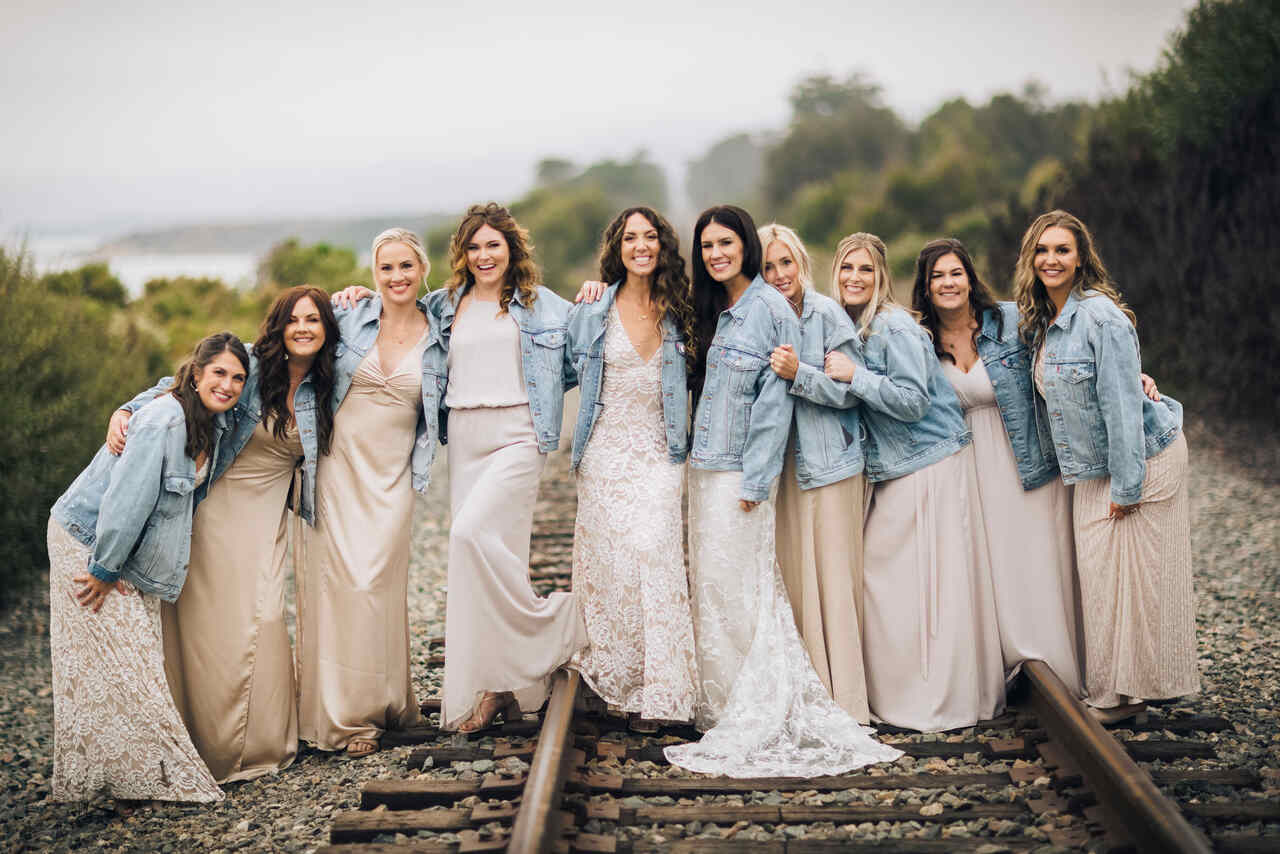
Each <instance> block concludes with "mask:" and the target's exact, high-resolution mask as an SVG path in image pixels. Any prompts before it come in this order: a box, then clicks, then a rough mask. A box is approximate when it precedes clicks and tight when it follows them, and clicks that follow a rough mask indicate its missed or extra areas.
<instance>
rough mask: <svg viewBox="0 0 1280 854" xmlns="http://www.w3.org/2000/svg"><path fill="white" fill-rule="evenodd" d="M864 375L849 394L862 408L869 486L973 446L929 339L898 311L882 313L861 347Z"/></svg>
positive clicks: (891, 309) (860, 371)
mask: <svg viewBox="0 0 1280 854" xmlns="http://www.w3.org/2000/svg"><path fill="white" fill-rule="evenodd" d="M862 357H863V359H864V360H865V362H866V369H865V370H863V369H861V368H859V369H858V370H856V371H854V372H853V380H852V381H851V382H850V383H849V390H850V392H851V393H852V394H853V395H855V396H856V397H857V398H858V399H859V400H861V401H862V402H863V404H865V406H864V407H863V410H862V419H863V422H864V423H865V424H866V425H867V444H866V448H865V449H864V451H865V453H866V458H867V466H866V473H867V480H870V481H873V482H878V481H882V480H892V479H894V478H896V477H902V476H903V475H908V474H911V473H912V472H916V471H919V470H920V469H922V468H924V467H925V466H928V465H932V464H933V463H936V462H938V461H939V460H942V459H946V458H947V457H949V456H951V455H952V454H954V453H956V452H957V451H959V450H960V449H961V448H963V447H964V446H965V445H967V444H969V442H970V441H971V440H972V438H973V437H972V435H971V434H970V433H969V430H968V428H967V427H966V426H965V423H964V411H963V410H962V409H961V408H960V400H959V399H958V398H957V397H956V393H955V389H953V388H952V387H951V383H949V382H947V378H946V376H945V375H943V373H942V365H940V364H938V357H937V356H936V355H935V354H934V352H933V343H932V341H931V340H930V339H929V333H927V332H925V331H924V328H923V327H922V326H920V324H918V323H916V322H915V320H914V319H912V317H911V315H910V314H908V313H907V312H906V311H904V310H903V309H901V308H898V307H896V306H890V307H889V308H886V309H882V310H881V311H880V312H879V313H877V314H876V316H875V318H873V319H872V321H871V329H870V334H869V335H868V336H867V340H866V341H865V342H864V343H863V345H862Z"/></svg>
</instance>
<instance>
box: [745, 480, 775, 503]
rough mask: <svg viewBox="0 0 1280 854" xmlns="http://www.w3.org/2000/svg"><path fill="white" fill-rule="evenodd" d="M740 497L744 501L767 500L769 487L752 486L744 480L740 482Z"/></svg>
mask: <svg viewBox="0 0 1280 854" xmlns="http://www.w3.org/2000/svg"><path fill="white" fill-rule="evenodd" d="M742 498H743V499H744V500H746V501H767V500H769V487H768V485H765V486H752V485H751V484H749V483H747V482H746V481H745V480H744V481H743V482H742Z"/></svg>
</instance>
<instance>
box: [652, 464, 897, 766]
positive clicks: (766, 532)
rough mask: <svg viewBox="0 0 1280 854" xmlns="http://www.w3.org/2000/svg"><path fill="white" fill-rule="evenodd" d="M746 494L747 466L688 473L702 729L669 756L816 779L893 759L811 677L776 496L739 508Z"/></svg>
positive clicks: (893, 752) (683, 762) (685, 762)
mask: <svg viewBox="0 0 1280 854" xmlns="http://www.w3.org/2000/svg"><path fill="white" fill-rule="evenodd" d="M741 491H742V472H738V471H703V470H700V469H690V471H689V562H690V567H691V572H692V579H691V581H692V591H691V592H692V600H693V615H694V634H695V640H696V642H697V653H698V666H699V681H700V684H699V692H698V702H697V706H696V707H695V724H696V725H697V726H698V728H699V729H703V730H705V733H704V735H703V736H702V739H701V740H700V741H697V742H694V743H692V744H682V745H676V746H673V747H668V748H666V750H665V753H666V756H667V759H668V760H670V762H671V763H672V764H673V765H679V766H680V767H682V768H686V769H688V770H690V771H699V772H702V773H706V774H722V775H726V776H731V777H816V776H821V775H825V774H842V773H845V772H847V771H852V770H854V769H855V768H861V767H863V766H865V765H870V764H872V763H875V762H891V761H893V760H895V759H897V758H898V757H899V756H901V755H902V753H901V751H899V750H897V749H895V748H892V747H890V746H888V745H886V744H881V743H880V742H878V741H876V739H875V738H874V734H873V733H872V731H871V730H870V729H868V728H866V727H864V726H862V725H861V724H859V723H858V722H857V721H856V720H854V719H853V718H852V717H850V715H849V713H848V712H846V711H845V710H844V709H842V708H840V707H839V706H838V705H836V703H835V701H834V700H832V699H831V695H830V694H828V693H827V689H826V686H824V685H823V684H822V682H821V680H819V679H818V675H817V673H815V672H814V669H813V666H812V664H811V663H810V661H809V654H808V652H807V651H806V650H805V647H804V643H803V642H802V641H801V640H800V633H799V632H798V631H797V630H796V624H795V620H794V619H793V617H792V614H791V604H790V603H789V602H788V601H787V593H786V588H785V587H784V586H783V583H782V576H781V574H780V573H779V571H778V567H777V562H776V561H775V560H774V525H775V520H774V507H773V500H772V499H770V500H768V501H763V502H761V503H760V504H759V505H757V506H756V508H755V509H754V510H752V511H751V512H749V513H747V512H743V511H742V510H741V509H739V507H738V497H739V495H740V494H741Z"/></svg>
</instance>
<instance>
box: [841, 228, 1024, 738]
mask: <svg viewBox="0 0 1280 854" xmlns="http://www.w3.org/2000/svg"><path fill="white" fill-rule="evenodd" d="M832 289H833V292H834V296H835V298H836V299H837V300H838V301H839V302H840V303H841V304H843V306H844V308H845V311H847V312H848V313H849V316H850V318H851V319H853V320H854V322H855V323H856V324H857V326H858V329H859V333H860V337H861V339H862V355H863V359H864V361H865V365H857V364H855V363H854V362H853V361H852V360H850V359H849V358H848V357H847V356H845V355H844V354H841V353H838V352H836V353H829V354H828V355H827V357H826V373H827V375H828V376H830V377H832V378H833V379H836V380H840V381H842V382H847V383H849V387H848V393H849V394H850V395H852V396H853V397H855V398H857V400H858V401H859V402H860V403H861V405H862V419H863V424H865V425H866V428H867V434H868V442H867V446H866V473H867V480H868V481H870V482H872V483H873V484H875V486H874V491H873V493H872V499H871V506H870V510H869V511H868V514H867V519H866V527H865V533H864V543H865V546H864V556H865V566H864V578H865V585H864V604H863V613H864V616H865V623H864V626H863V633H862V641H863V651H864V654H865V664H866V673H867V697H868V702H869V704H870V707H871V714H872V715H873V716H875V717H876V718H878V719H880V720H882V721H885V722H887V723H891V724H894V725H896V726H901V727H906V728H908V729H917V730H924V731H936V730H945V729H954V728H956V727H963V726H972V725H973V724H975V723H977V722H978V721H980V720H984V719H988V718H991V717H994V716H995V715H996V714H997V713H998V712H999V711H1000V710H1001V709H1002V708H1003V706H1004V673H1003V668H1002V661H1001V655H1000V637H999V634H998V631H997V628H996V612H995V600H994V597H993V593H992V589H991V568H990V566H989V563H988V558H987V548H986V538H985V535H984V533H983V530H982V525H981V517H980V513H981V502H980V500H979V498H978V494H977V483H976V472H975V470H974V461H973V448H972V446H971V444H970V439H971V437H970V433H969V430H968V428H967V427H966V426H965V422H964V415H963V413H962V412H961V409H960V403H959V401H958V400H957V399H956V395H955V392H954V391H952V389H951V386H950V384H948V383H947V381H946V379H945V378H944V377H943V375H942V369H941V367H940V366H939V365H938V360H937V359H936V358H935V357H934V354H933V344H932V342H931V341H930V339H929V335H928V333H927V332H925V331H924V329H922V328H921V327H920V325H919V324H918V323H917V322H916V319H915V317H914V316H913V314H912V313H911V312H909V311H907V310H906V309H904V308H902V307H901V306H900V305H898V303H897V302H896V301H895V300H894V298H893V279H892V277H891V275H890V272H889V264H888V257H887V252H886V250H885V246H884V243H883V242H882V241H881V240H880V238H878V237H876V236H874V235H871V234H866V233H861V232H860V233H856V234H851V235H849V236H848V237H846V238H844V239H843V240H841V241H840V244H839V246H837V247H836V252H835V257H834V260H833V265H832Z"/></svg>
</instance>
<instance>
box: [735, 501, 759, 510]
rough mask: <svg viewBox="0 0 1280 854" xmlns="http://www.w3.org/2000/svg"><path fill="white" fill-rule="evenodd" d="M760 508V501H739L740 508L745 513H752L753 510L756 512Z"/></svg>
mask: <svg viewBox="0 0 1280 854" xmlns="http://www.w3.org/2000/svg"><path fill="white" fill-rule="evenodd" d="M759 506H760V502H759V501H748V500H747V499H745V498H739V499H738V507H739V508H741V509H742V512H743V513H750V512H751V511H752V510H755V509H756V508H757V507H759Z"/></svg>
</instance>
